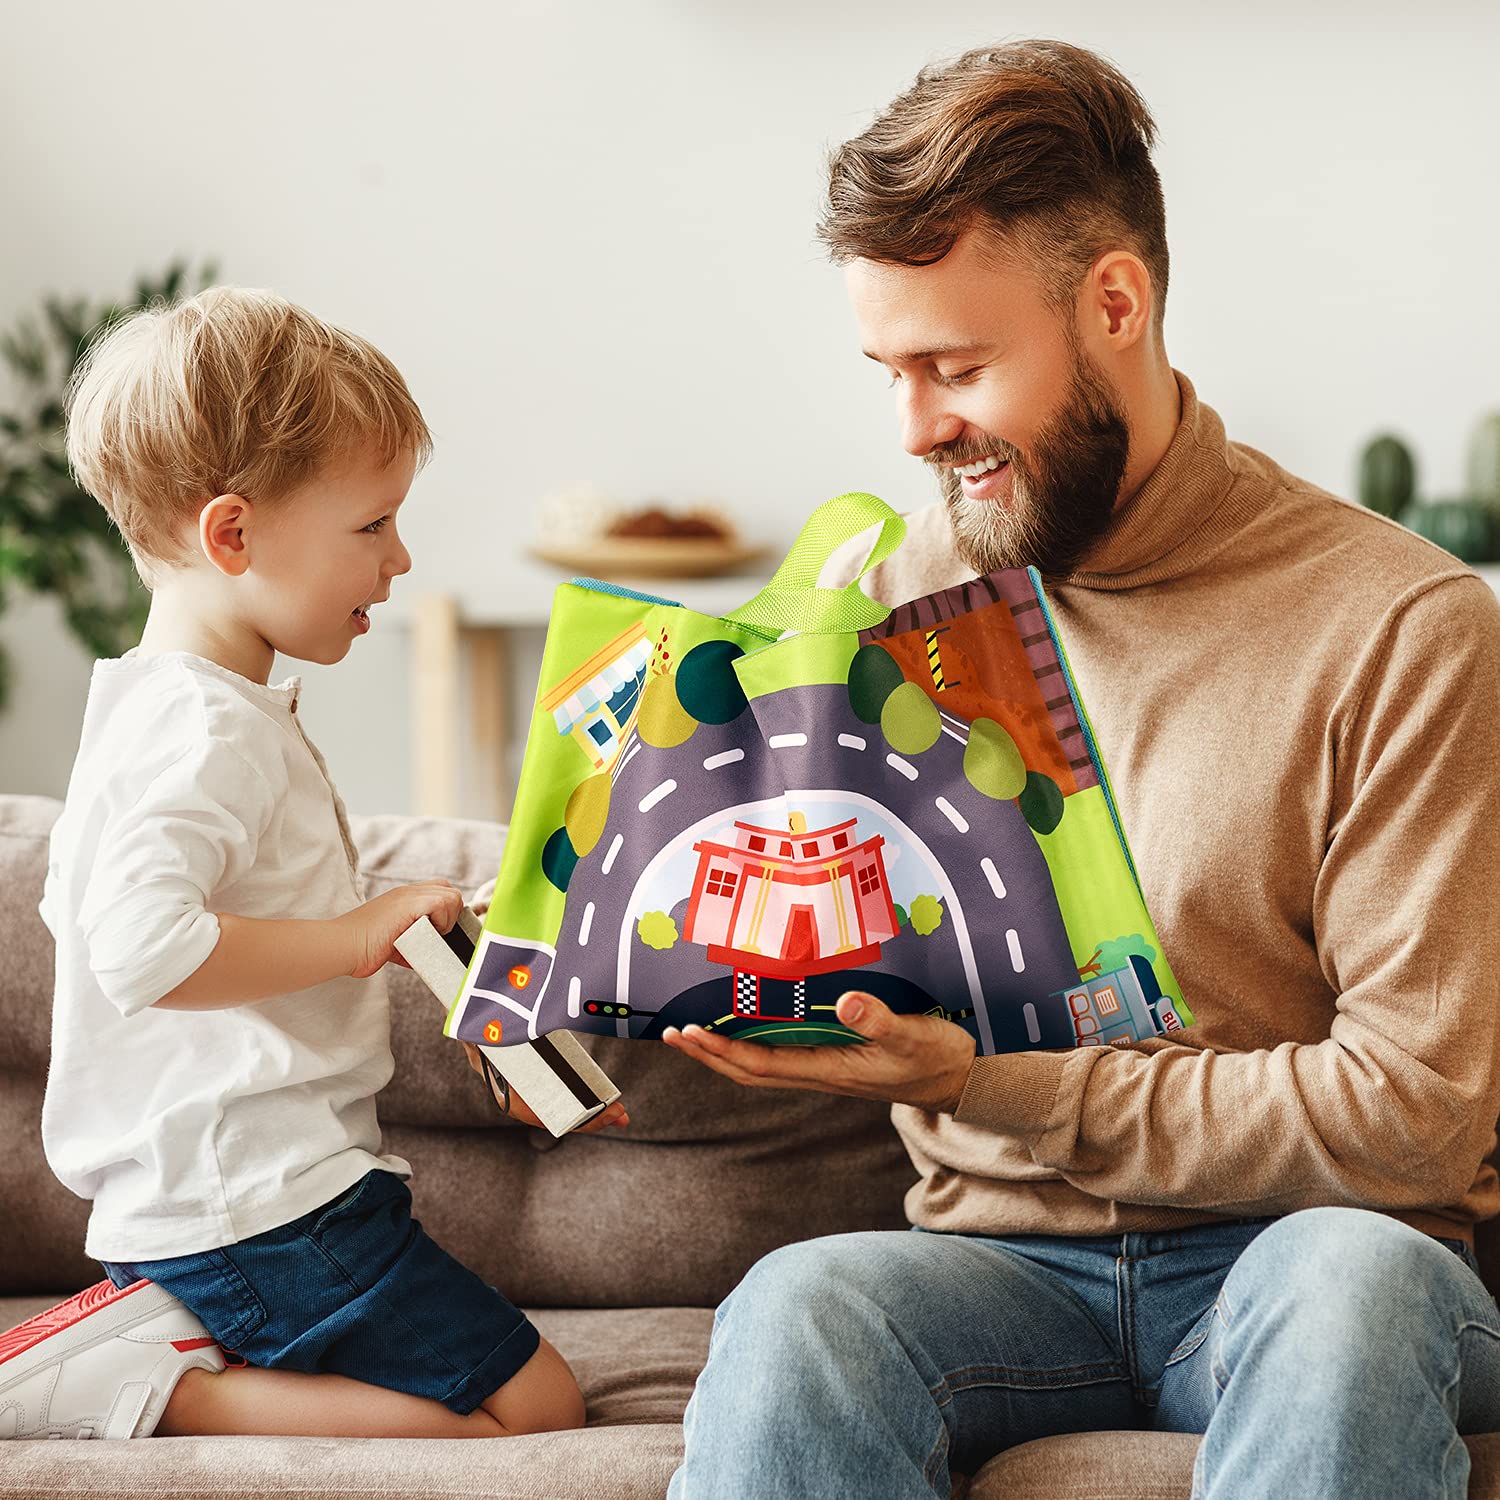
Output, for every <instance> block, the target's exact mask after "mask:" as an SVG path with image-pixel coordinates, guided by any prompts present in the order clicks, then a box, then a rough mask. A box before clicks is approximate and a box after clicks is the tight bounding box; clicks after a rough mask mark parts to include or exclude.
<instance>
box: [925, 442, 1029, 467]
mask: <svg viewBox="0 0 1500 1500" xmlns="http://www.w3.org/2000/svg"><path fill="white" fill-rule="evenodd" d="M1015 451H1016V450H1015V449H1014V448H1012V447H1011V445H1010V444H1009V443H1004V442H1001V440H1000V439H999V438H989V439H987V440H985V441H982V442H976V441H974V440H972V439H971V440H970V441H968V442H963V443H953V444H950V445H949V446H947V447H944V448H941V449H934V450H933V451H932V452H931V453H929V454H927V455H926V457H925V458H924V460H923V462H925V463H929V464H931V465H932V466H933V468H935V469H951V468H954V467H955V466H957V465H959V464H971V463H974V462H975V461H976V460H977V459H981V458H988V457H989V456H990V455H991V454H992V453H993V454H998V455H999V456H1000V457H1001V458H1002V459H1004V460H1005V462H1006V463H1009V462H1010V461H1011V460H1012V458H1014V457H1015Z"/></svg>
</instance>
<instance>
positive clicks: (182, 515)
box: [67, 286, 432, 585]
mask: <svg viewBox="0 0 1500 1500" xmlns="http://www.w3.org/2000/svg"><path fill="white" fill-rule="evenodd" d="M67 413H68V461H69V463H70V464H71V465H72V469H73V473H74V474H75V476H76V477H77V479H78V482H79V483H80V484H81V485H82V486H83V488H84V489H86V490H87V491H88V492H89V493H90V494H91V495H93V496H94V497H95V499H97V500H98V501H99V503H100V504H101V505H103V506H104V508H105V510H107V511H108V512H109V514H110V516H111V517H112V518H113V519H114V522H115V524H116V525H117V526H118V527H119V529H120V532H121V534H122V535H123V536H124V538H125V541H126V543H127V545H128V546H129V548H130V552H131V556H132V557H133V558H134V559H135V564H136V568H137V571H139V572H140V574H141V577H142V579H143V580H145V582H146V583H147V584H148V585H150V584H152V583H153V582H156V581H159V574H158V572H157V567H156V565H158V564H160V565H165V566H167V567H171V566H173V565H175V564H178V563H180V562H182V561H184V560H185V558H186V557H187V556H189V555H190V553H189V552H188V551H187V549H186V548H185V547H184V542H183V530H184V526H185V524H186V523H189V522H192V521H194V520H195V519H196V518H197V515H198V512H199V511H200V510H201V509H202V507H203V505H204V504H205V502H207V501H209V500H211V499H213V498H214V496H216V495H243V496H245V498H246V499H249V500H252V501H254V502H256V503H257V504H265V503H274V502H275V501H278V500H280V499H282V498H283V497H285V496H286V495H288V494H289V493H290V492H291V491H293V490H295V489H297V488H298V487H299V486H301V485H303V484H305V483H306V482H307V481H308V480H310V479H311V478H312V477H313V476H314V475H315V474H317V473H318V472H319V471H320V470H321V469H323V468H324V467H325V466H326V465H328V464H330V463H336V462H339V461H341V460H343V459H346V458H351V457H355V456H361V457H362V456H363V455H364V454H366V453H368V454H369V455H370V456H371V457H372V458H374V457H377V456H378V458H379V460H380V462H381V463H383V464H388V463H392V462H394V461H395V459H396V458H397V457H398V456H399V455H401V454H402V453H408V452H409V453H411V454H412V455H414V456H415V458H416V459H417V461H418V462H419V463H421V462H425V461H426V459H427V458H428V457H429V456H430V455H431V452H432V435H431V433H430V432H429V431H428V430H427V424H426V422H425V421H423V419H422V413H421V411H420V410H419V409H418V407H417V404H416V402H415V401H413V400H412V398H411V393H410V392H409V391H408V390H407V388H406V382H405V381H404V380H402V378H401V375H400V373H399V372H398V371H397V369H396V367H395V366H394V365H393V364H392V363H391V362H390V360H388V359H387V358H386V357H385V355H383V354H382V353H381V352H380V351H379V350H378V349H377V348H375V346H374V345H373V344H371V343H369V342H368V341H367V340H365V339H362V338H360V337H358V336H357V335H356V334H352V333H347V332H345V331H344V330H343V329H341V328H334V327H332V326H331V325H330V324H328V323H325V322H323V321H322V320H321V319H320V318H315V317H314V316H313V315H312V314H311V313H309V312H307V311H306V310H305V309H304V308H301V307H297V306H296V305H295V304H293V303H291V302H288V301H286V300H285V299H284V298H281V297H278V296H276V295H275V294H274V293H272V292H265V291H255V290H251V289H247V288H243V287H223V286H221V287H210V288H209V289H208V290H207V291H204V292H200V293H199V294H198V295H197V296H196V297H192V298H189V299H188V300H187V301H185V302H180V303H177V304H176V305H170V306H169V305H167V304H158V305H155V306H153V307H150V308H147V309H145V310H144V311H142V312H138V313H134V314H132V315H130V316H129V317H127V318H125V319H123V320H122V321H121V322H119V323H117V324H115V325H114V326H113V327H111V328H110V329H109V330H108V331H107V332H106V333H105V334H104V335H103V336H102V337H101V338H100V339H99V340H98V341H97V342H96V343H95V344H94V345H93V346H92V347H91V348H90V349H89V351H88V353H87V354H86V355H85V356H84V358H83V360H82V361H81V362H80V363H79V366H78V369H77V370H76V371H75V372H74V375H73V379H72V381H71V382H70V384H69V388H68V397H67Z"/></svg>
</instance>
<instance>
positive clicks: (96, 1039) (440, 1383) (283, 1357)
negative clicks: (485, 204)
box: [0, 287, 624, 1437]
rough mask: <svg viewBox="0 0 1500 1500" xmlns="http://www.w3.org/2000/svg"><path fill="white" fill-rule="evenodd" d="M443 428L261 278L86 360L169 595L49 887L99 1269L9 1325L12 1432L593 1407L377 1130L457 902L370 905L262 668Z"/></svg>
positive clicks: (436, 891)
mask: <svg viewBox="0 0 1500 1500" xmlns="http://www.w3.org/2000/svg"><path fill="white" fill-rule="evenodd" d="M430 448H431V439H430V436H429V433H428V430H427V426H426V423H425V422H424V421H423V419H422V415H421V413H420V411H419V410H418V409H417V406H416V403H415V402H414V401H413V400H412V398H411V396H410V394H409V393H408V391H407V389H406V385H405V383H404V382H403V381H402V379H401V376H400V375H399V374H398V372H397V371H396V369H395V367H394V366H393V365H392V364H391V363H390V361H389V360H387V359H386V358H385V356H384V355H382V354H381V353H380V352H379V351H378V350H377V349H375V348H374V347H372V346H371V345H370V344H369V343H367V342H366V341H365V340H364V339H361V338H358V337H356V336H354V335H352V334H349V333H346V332H344V331H342V330H340V329H337V328H333V327H330V326H329V325H327V324H326V323H323V322H322V321H320V320H319V319H317V318H315V317H313V316H312V315H311V314H310V313H308V312H306V311H304V310H303V309H301V308H299V307H295V306H293V305H292V304H290V303H288V302H286V301H284V300H282V299H281V298H279V297H276V296H274V295H272V294H270V293H267V292H259V291H246V290H240V289H235V288H228V287H219V288H214V289H213V290H210V291H206V292H204V293H202V294H201V295H199V296H197V297H194V298H192V299H191V300H190V301H188V302H185V303H183V304H181V305H179V306H176V307H170V308H167V307H162V308H157V309H153V310H150V311H147V312H144V313H141V314H139V315H136V316H134V317H132V318H130V319H129V320H128V321H126V322H125V323H123V324H122V325H120V326H118V327H116V328H114V329H113V330H112V331H111V332H109V333H108V334H107V335H106V336H105V337H104V338H103V339H102V340H101V341H100V342H99V343H98V344H97V345H96V346H95V347H94V349H93V350H92V351H91V353H90V355H89V356H88V358H87V360H86V361H85V363H84V364H83V366H82V368H81V369H80V371H79V372H78V375H77V376H76V377H75V382H74V386H73V389H72V391H71V393H70V403H69V431H68V451H69V457H70V460H71V462H72V464H73V467H74V470H75V472H76V473H77V475H78V476H79V479H80V481H81V482H82V483H83V484H84V486H85V487H86V488H87V489H88V490H89V491H90V492H91V493H92V494H94V495H95V496H96V497H97V498H98V499H99V501H100V502H101V503H102V504H103V505H104V506H105V508H106V509H107V510H108V511H109V513H110V515H111V516H112V517H113V518H114V520H115V522H116V523H117V524H118V526H119V529H120V531H121V532H122V534H123V535H124V537H125V540H126V542H127V543H128V545H129V547H130V550H131V553H132V556H133V557H134V559H135V562H136V566H137V569H138V570H139V572H140V575H141V577H142V579H143V580H144V582H145V583H146V585H147V587H148V588H150V589H151V591H152V599H151V609H150V617H149V621H148V623H147V626H146V630H145V633H144V635H143V637H142V640H141V643H140V645H139V646H137V647H136V648H135V649H134V650H131V651H128V652H126V654H125V655H124V656H122V657H120V658H119V659H117V660H111V661H101V662H99V663H98V664H97V665H96V667H95V669H94V675H93V680H92V683H91V685H90V690H89V699H88V706H87V709H86V710H85V714H84V722H83V730H82V735H81V742H80V745H79V750H78V757H77V761H76V763H75V765H74V769H73V774H72V779H71V781H70V784H69V789H68V796H67V801H66V805H65V807H64V809H63V812H62V815H61V817H60V819H59V820H58V823H57V826H56V829H55V831H54V833H53V836H52V844H51V857H50V860H49V870H48V876H47V884H46V891H45V895H44V898H43V901H42V908H41V909H42V914H43V916H44V918H45V919H46V921H47V924H48V926H49V927H50V928H51V930H52V932H53V934H54V936H55V937H56V940H57V988H56V999H55V1005H54V1015H53V1033H52V1063H51V1069H50V1074H49V1078H48V1085H47V1094H46V1100H45V1103H44V1106H43V1120H42V1128H43V1141H44V1145H45V1148H46V1151H47V1157H48V1161H49V1163H50V1164H51V1166H52V1168H53V1170H54V1171H55V1172H56V1174H57V1176H58V1177H59V1178H60V1179H61V1180H62V1182H63V1183H64V1184H66V1185H67V1186H68V1187H69V1188H70V1189H71V1190H72V1191H73V1192H75V1193H77V1194H78V1195H79V1196H81V1197H84V1198H89V1199H91V1200H92V1201H93V1207H92V1210H91V1214H90V1218H89V1225H88V1231H87V1236H86V1239H85V1249H86V1250H87V1252H88V1253H89V1254H90V1255H92V1256H94V1257H95V1258H96V1259H98V1260H100V1261H101V1262H102V1263H103V1264H104V1267H105V1269H106V1271H107V1272H108V1274H109V1280H108V1281H106V1282H101V1283H100V1284H99V1285H98V1286H96V1287H92V1288H90V1289H89V1290H88V1291H87V1292H84V1293H81V1294H80V1295H79V1296H78V1297H76V1298H73V1299H72V1300H71V1301H69V1302H67V1303H64V1304H63V1305H62V1306H61V1307H59V1308H54V1309H52V1310H50V1311H49V1312H48V1313H45V1314H42V1315H41V1316H40V1317H39V1318H37V1319H33V1320H32V1321H31V1322H30V1323H28V1324H24V1325H22V1327H21V1328H19V1329H16V1330H13V1331H12V1332H11V1333H10V1334H7V1335H0V1412H4V1411H7V1409H9V1410H11V1411H15V1412H16V1413H17V1414H18V1415H17V1417H16V1420H15V1422H14V1424H13V1425H14V1427H15V1434H14V1435H16V1436H19V1437H28V1436H34V1437H56V1436H70V1437H91V1436H126V1437H129V1436H145V1435H146V1434H148V1433H150V1432H153V1431H155V1432H160V1433H164V1434H165V1433H171V1434H189V1433H192V1434H199V1433H285V1434H304V1435H347V1436H401V1435H411V1436H433V1437H438V1436H443V1437H465V1436H473V1437H486V1436H502V1435H506V1434H509V1433H516V1432H531V1431H539V1430H544V1429H552V1428H563V1427H576V1426H579V1425H581V1423H582V1421H583V1402H582V1398H581V1397H580V1395H579V1391H578V1386H577V1384H576V1382H575V1381H574V1379H573V1375H572V1372H571V1371H570V1370H569V1368H568V1366H567V1364H566V1363H565V1362H564V1360H563V1359H562V1357H561V1356H560V1355H559V1354H558V1353H557V1352H556V1350H555V1349H553V1348H552V1347H551V1345H550V1344H548V1343H547V1341H546V1340H544V1339H541V1338H540V1337H539V1336H538V1334H537V1331H536V1329H535V1328H534V1327H533V1326H532V1324H531V1323H530V1322H529V1321H528V1320H527V1318H526V1317H525V1315H524V1314H522V1313H521V1312H520V1311H519V1310H518V1309H517V1308H515V1307H514V1306H512V1304H511V1303H510V1302H508V1301H507V1300H506V1299H505V1298H504V1297H503V1296H501V1295H500V1293H499V1292H498V1291H496V1289H495V1288H493V1287H490V1286H487V1285H486V1284H485V1283H484V1282H483V1281H482V1280H481V1279H480V1278H479V1277H478V1276H476V1275H474V1274H473V1273H472V1272H470V1271H468V1270H466V1269H465V1268H464V1267H463V1266H461V1265H460V1264H459V1263H458V1262H457V1261H455V1260H453V1259H452V1258H451V1257H449V1256H448V1255H447V1254H446V1253H445V1252H444V1251H442V1250H441V1249H440V1248H439V1247H438V1246H437V1245H436V1244H434V1243H433V1242H432V1241H431V1240H430V1239H428V1237H427V1236H426V1235H425V1234H424V1233H423V1232H422V1229H421V1226H420V1224H418V1223H416V1222H414V1221H413V1220H412V1218H411V1215H410V1207H411V1194H410V1191H409V1190H408V1189H407V1187H406V1179H408V1178H409V1177H410V1176H411V1168H410V1167H409V1166H408V1164H407V1163H406V1162H405V1161H403V1160H402V1159H401V1158H400V1157H396V1156H389V1155H382V1154H381V1151H380V1147H381V1141H380V1129H379V1125H378V1124H377V1121H376V1115H375V1095H376V1093H377V1092H378V1091H379V1090H380V1089H381V1087H382V1086H383V1085H384V1084H385V1083H386V1082H387V1080H388V1079H389V1078H390V1076H391V1073H392V1071H393V1066H394V1065H393V1062H392V1057H391V1051H390V1040H389V1037H390V1017H389V1008H388V1002H387V997H386V992H385V987H384V982H383V978H382V976H381V973H380V971H381V969H382V968H383V966H384V965H385V964H386V963H388V962H390V961H392V960H393V959H394V958H395V954H394V951H393V948H392V943H393V940H394V938H395V937H396V936H397V935H398V934H399V933H401V932H402V931H404V930H405V928H407V927H408V926H409V925H410V924H411V923H412V922H414V921H415V920H416V919H417V918H418V917H421V916H428V917H430V918H431V919H432V920H433V922H434V923H435V924H436V925H437V926H438V927H439V928H440V929H442V930H444V931H446V930H447V929H448V928H450V927H451V926H452V924H453V922H454V920H455V919H456V917H457V914H458V911H459V908H460V905H461V903H462V897H461V896H460V894H459V892H458V891H457V890H455V889H454V888H453V886H451V885H450V884H449V883H448V882H446V881H443V880H429V881H423V882H420V883H418V884H415V885H407V886H402V887H400V888H399V889H397V890H393V891H390V892H388V893H386V894H385V895H383V896H379V897H377V898H376V899H375V900H373V901H367V900H365V893H364V890H363V888H362V884H361V881H360V876H359V873H358V870H357V864H356V854H355V849H354V846H353V843H352V841H351V839H350V836H349V826H348V821H347V818H346V816H345V812H344V807H343V804H342V802H341V801H340V799H339V796H338V793H337V792H336V791H335V789H334V787H333V784H332V782H331V781H330V779H329V777H328V772H327V768H326V767H325V765H324V762H323V759H322V757H321V756H320V755H319V754H318V751H317V750H316V748H315V747H314V746H313V744H312V742H311V741H310V740H309V739H308V737H307V734H306V732H305V731H304V729H303V727H302V722H301V718H300V716H299V714H298V712H297V708H298V698H299V694H300V684H299V680H298V679H297V678H295V677H293V678H290V679H288V680H287V681H285V682H282V683H279V684H276V685H272V684H271V683H270V680H269V679H270V673H271V668H272V665H273V662H274V660H275V657H276V654H277V653H278V652H280V653H282V654H284V655H287V656H293V657H298V658H301V659H302V660H304V661H315V662H322V663H332V662H337V661H340V660H341V659H342V658H343V657H344V655H345V654H346V653H347V652H348V651H349V649H350V646H351V645H352V644H353V642H354V641H355V639H356V638H357V637H359V636H361V635H363V634H364V633H365V632H366V631H367V630H368V629H369V628H370V614H369V612H370V610H371V609H372V608H373V607H374V606H375V605H377V604H379V603H381V602H382V601H383V600H385V599H386V598H387V597H388V596H389V594H390V591H391V584H392V581H393V580H394V579H396V578H398V577H400V576H401V575H402V574H403V573H405V572H407V570H408V569H409V568H410V566H411V558H410V556H409V555H408V553H407V551H406V548H405V547H404V546H403V545H402V542H401V540H400V538H399V536H398V534H397V527H396V516H397V512H398V510H399V509H400V507H401V505H402V503H403V501H404V500H405V497H406V493H407V490H408V488H409V487H410V485H411V482H412V477H413V474H414V472H415V470H416V468H417V467H418V466H419V465H420V464H421V463H422V462H423V461H424V460H425V459H426V457H427V456H428V454H429V452H430ZM379 728H380V726H379V725H378V723H377V722H376V721H375V718H374V716H373V715H372V719H371V724H370V729H371V732H372V734H374V733H378V732H379ZM471 1061H472V1059H471ZM623 1118H624V1116H623V1111H622V1110H621V1109H620V1108H619V1107H618V1106H615V1107H614V1108H613V1109H612V1110H611V1111H609V1112H608V1113H607V1114H606V1115H603V1116H600V1117H599V1118H598V1119H597V1120H596V1121H595V1122H594V1124H595V1125H596V1126H597V1125H606V1124H617V1123H621V1122H622V1121H623ZM226 1349H227V1350H229V1351H231V1352H232V1353H234V1354H236V1355H237V1357H238V1360H239V1361H242V1363H239V1362H235V1363H231V1364H230V1366H229V1367H228V1368H227V1369H226V1360H225V1358H224V1353H223V1351H224V1350H226ZM5 1425H12V1424H0V1430H3V1428H4V1426H5Z"/></svg>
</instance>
